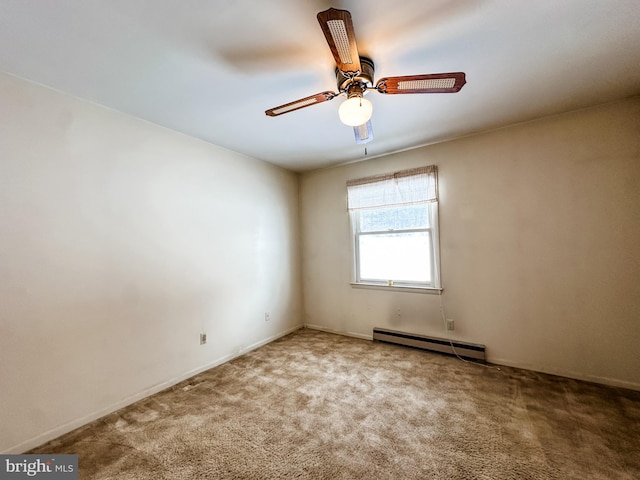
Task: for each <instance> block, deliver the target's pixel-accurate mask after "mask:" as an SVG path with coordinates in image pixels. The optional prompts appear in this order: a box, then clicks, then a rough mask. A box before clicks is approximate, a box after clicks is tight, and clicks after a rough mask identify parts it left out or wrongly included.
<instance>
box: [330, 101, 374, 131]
mask: <svg viewBox="0 0 640 480" xmlns="http://www.w3.org/2000/svg"><path fill="white" fill-rule="evenodd" d="M372 113H373V105H372V104H371V102H370V101H369V100H367V99H366V98H363V97H356V96H353V97H351V98H349V99H347V100H345V101H344V102H342V105H340V108H339V109H338V115H339V116H340V121H341V122H342V123H344V124H345V125H349V126H350V127H357V126H359V125H362V124H364V123H367V122H368V121H369V119H370V118H371V114H372Z"/></svg>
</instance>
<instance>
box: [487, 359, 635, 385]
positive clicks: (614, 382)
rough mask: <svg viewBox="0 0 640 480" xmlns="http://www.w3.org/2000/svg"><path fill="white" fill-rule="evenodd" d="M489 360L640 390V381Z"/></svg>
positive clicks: (523, 368) (534, 370)
mask: <svg viewBox="0 0 640 480" xmlns="http://www.w3.org/2000/svg"><path fill="white" fill-rule="evenodd" d="M487 362H489V363H492V364H494V365H504V366H505V367H513V368H520V369H522V370H530V371H532V372H538V373H546V374H548V375H556V376H558V377H565V378H572V379H574V380H581V381H583V382H591V383H599V384H601V385H607V386H609V387H620V388H626V389H628V390H638V391H640V383H636V382H629V381H626V380H618V379H615V378H609V377H600V376H597V375H587V374H584V373H579V372H572V371H568V370H562V369H552V368H544V367H539V366H536V365H522V364H519V363H517V362H511V361H509V360H505V359H503V358H492V357H487Z"/></svg>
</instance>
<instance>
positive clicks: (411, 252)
mask: <svg viewBox="0 0 640 480" xmlns="http://www.w3.org/2000/svg"><path fill="white" fill-rule="evenodd" d="M359 252H360V279H361V280H379V281H385V282H386V281H387V280H393V281H394V282H400V281H410V282H421V283H427V284H431V283H432V282H433V279H432V269H431V255H430V252H431V238H430V235H429V232H416V233H390V234H380V235H360V236H359Z"/></svg>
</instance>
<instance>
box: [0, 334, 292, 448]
mask: <svg viewBox="0 0 640 480" xmlns="http://www.w3.org/2000/svg"><path fill="white" fill-rule="evenodd" d="M301 328H303V325H297V326H295V327H292V328H289V329H287V330H285V331H283V332H280V333H277V334H276V335H272V336H271V337H268V338H266V339H264V340H260V341H259V342H256V343H254V344H252V345H249V346H248V347H246V348H245V349H243V350H242V351H241V352H238V353H234V354H229V355H225V356H223V357H220V358H218V359H216V360H214V361H213V362H210V363H207V364H206V365H203V366H200V367H198V368H195V369H193V370H190V371H188V372H186V373H183V374H182V375H179V376H177V377H174V378H172V379H170V380H167V381H166V382H162V383H159V384H157V385H154V386H152V387H150V388H147V389H145V390H143V391H141V392H139V393H136V394H134V395H131V396H129V397H126V398H124V399H122V400H120V401H118V402H116V403H114V404H112V405H109V406H108V407H106V408H102V409H100V410H98V411H95V412H93V413H90V414H89V415H85V416H83V417H81V418H78V419H76V420H73V421H71V422H67V423H65V424H63V425H59V426H57V427H55V428H53V429H51V430H48V431H46V432H44V433H41V434H40V435H37V436H36V437H33V438H30V439H28V440H25V441H24V442H21V443H19V444H17V445H14V446H12V447H9V448H8V449H7V450H6V451H4V452H0V454H3V455H11V454H20V453H23V452H26V451H29V450H31V449H33V448H36V447H38V446H40V445H42V444H44V443H47V442H48V441H50V440H53V439H55V438H58V437H59V436H61V435H64V434H65V433H69V432H70V431H72V430H75V429H76V428H80V427H82V426H84V425H86V424H88V423H91V422H93V421H94V420H97V419H99V418H101V417H104V416H105V415H109V414H110V413H113V412H115V411H117V410H120V409H121V408H124V407H127V406H129V405H131V404H133V403H135V402H137V401H139V400H142V399H143V398H146V397H149V396H151V395H154V394H156V393H158V392H161V391H162V390H166V389H167V388H170V387H173V386H174V385H176V384H178V383H180V382H182V381H184V380H187V379H189V378H191V377H193V376H195V375H197V374H199V373H202V372H204V371H206V370H209V369H211V368H215V367H217V366H219V365H222V364H224V363H227V362H228V361H230V360H233V359H234V358H237V357H240V356H242V355H244V354H245V353H248V352H250V351H251V350H255V349H256V348H260V347H262V346H263V345H266V344H267V343H271V342H273V341H274V340H277V339H278V338H281V337H284V336H285V335H289V334H290V333H293V332H295V331H296V330H299V329H301Z"/></svg>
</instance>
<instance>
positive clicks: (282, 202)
mask: <svg viewBox="0 0 640 480" xmlns="http://www.w3.org/2000/svg"><path fill="white" fill-rule="evenodd" d="M0 106H1V110H2V113H1V114H0V452H11V453H15V452H21V451H25V450H26V449H28V448H30V447H34V446H36V445H38V444H40V443H42V442H44V441H45V440H48V439H50V438H53V437H55V436H57V435H59V434H61V433H63V432H65V431H67V430H70V429H71V428H73V427H75V426H78V425H81V424H83V423H85V422H87V421H88V420H91V419H93V418H96V417H98V416H100V415H102V414H105V413H107V412H109V411H111V410H114V409H115V408H117V407H119V406H123V405H125V404H127V403H130V402H132V401H134V400H136V399H138V398H141V397H143V396H146V395H148V394H150V393H153V392H154V391H157V390H158V389H161V388H163V387H166V386H168V385H170V384H172V383H175V382H176V381H178V380H180V379H183V378H185V377H188V376H190V375H191V374H193V373H195V372H197V371H199V370H202V369H204V368H206V367H207V366H210V365H215V364H217V363H220V362H222V361H224V360H227V359H229V358H231V357H233V356H235V355H237V354H238V353H239V352H242V351H245V350H246V349H247V348H251V347H254V346H256V345H259V344H261V343H264V342H266V341H268V340H270V339H273V338H275V337H277V336H279V335H282V334H283V333H285V332H288V331H291V330H292V329H294V328H296V327H297V326H299V325H301V305H300V304H301V301H300V298H301V293H300V287H299V285H300V276H299V271H300V265H299V246H298V179H297V175H295V174H293V173H290V172H286V171H284V170H282V169H279V168H276V167H274V166H272V165H269V164H266V163H263V162H260V161H257V160H254V159H251V158H247V157H244V156H241V155H238V154H235V153H232V152H229V151H226V150H223V149H221V148H217V147H214V146H212V145H209V144H206V143H204V142H201V141H198V140H194V139H191V138H189V137H186V136H184V135H180V134H177V133H175V132H171V131H169V130H166V129H163V128H160V127H158V126H155V125H152V124H149V123H146V122H143V121H141V120H137V119H134V118H131V117H128V116H125V115H122V114H120V113H117V112H114V111H110V110H107V109H104V108H102V107H99V106H95V105H92V104H88V103H86V102H84V101H80V100H76V99H73V98H70V97H67V96H65V95H62V94H59V93H57V92H54V91H52V90H49V89H46V88H43V87H40V86H36V85H33V84H30V83H27V82H25V81H22V80H20V79H16V78H14V77H10V76H6V75H0ZM265 312H269V313H270V317H271V320H270V321H269V322H265ZM203 330H205V331H206V332H207V333H208V337H209V341H208V344H206V345H204V346H200V344H199V333H200V332H201V331H203Z"/></svg>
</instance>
